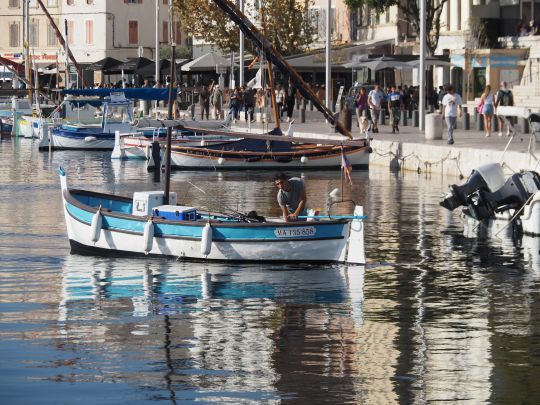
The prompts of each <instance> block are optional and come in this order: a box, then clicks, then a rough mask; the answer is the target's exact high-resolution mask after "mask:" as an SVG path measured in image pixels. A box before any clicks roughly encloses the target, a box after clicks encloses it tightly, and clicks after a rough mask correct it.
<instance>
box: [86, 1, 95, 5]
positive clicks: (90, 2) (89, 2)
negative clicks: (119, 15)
mask: <svg viewBox="0 0 540 405" xmlns="http://www.w3.org/2000/svg"><path fill="white" fill-rule="evenodd" d="M86 4H90V5H92V4H94V0H86Z"/></svg>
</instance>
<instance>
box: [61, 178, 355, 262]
mask: <svg viewBox="0 0 540 405" xmlns="http://www.w3.org/2000/svg"><path fill="white" fill-rule="evenodd" d="M59 173H60V179H61V187H62V198H63V206H64V214H65V220H66V226H67V233H68V237H69V241H70V245H71V249H72V252H75V253H81V254H97V255H105V256H128V257H133V256H143V257H147V256H150V257H151V256H165V257H173V258H177V259H190V260H218V261H250V262H347V263H356V264H364V263H365V253H364V224H363V219H364V218H365V217H364V216H363V209H362V207H361V206H357V207H356V208H355V211H354V213H353V215H351V216H344V217H343V216H342V217H324V218H306V220H305V221H297V222H284V221H283V220H282V219H281V218H263V217H259V216H254V215H244V214H240V213H207V212H206V213H204V212H203V211H200V210H198V209H196V208H195V207H185V206H181V205H177V204H176V194H175V193H170V203H169V204H166V205H164V201H163V200H164V199H163V197H164V192H163V191H151V192H140V193H134V195H133V198H127V197H120V196H115V195H109V194H100V193H95V192H92V191H82V190H71V189H69V188H68V187H67V180H66V174H65V172H64V171H63V170H62V169H60V170H59ZM310 219H316V220H311V221H310Z"/></svg>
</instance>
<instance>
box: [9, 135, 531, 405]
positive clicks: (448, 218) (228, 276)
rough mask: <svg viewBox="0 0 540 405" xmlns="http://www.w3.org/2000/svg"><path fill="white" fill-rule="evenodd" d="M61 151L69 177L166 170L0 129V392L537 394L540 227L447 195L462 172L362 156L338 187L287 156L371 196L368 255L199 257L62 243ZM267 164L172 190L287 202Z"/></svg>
mask: <svg viewBox="0 0 540 405" xmlns="http://www.w3.org/2000/svg"><path fill="white" fill-rule="evenodd" d="M59 166H62V167H64V168H65V170H66V172H67V176H68V183H69V185H70V187H73V188H84V189H90V190H94V191H99V192H106V193H116V194H120V195H125V196H131V195H132V193H133V192H134V191H143V190H155V189H160V188H162V186H161V184H159V183H155V182H154V180H153V178H152V175H151V174H149V173H147V171H146V169H145V165H144V164H143V162H140V161H138V162H137V161H130V162H120V161H116V162H111V160H110V153H104V152H74V151H66V152H54V153H53V154H49V153H43V152H38V150H37V141H36V140H27V139H19V140H15V139H9V140H3V141H2V142H1V143H0V376H1V379H0V402H1V403H3V404H35V403H39V404H60V403H66V404H69V403H76V402H80V403H85V404H105V403H106V404H120V403H122V404H124V403H151V402H163V403H178V404H179V403H182V404H184V403H230V404H242V403H246V404H248V403H286V404H287V403H290V404H296V403H314V404H315V403H332V404H336V403H340V404H341V403H350V404H392V403H415V404H422V403H428V402H429V403H442V402H450V403H470V404H483V403H500V404H514V403H516V404H517V403H520V404H528V403H530V404H533V403H538V402H540V385H539V384H538V381H539V380H540V333H539V330H540V283H539V280H540V257H539V256H540V252H539V249H540V238H531V237H525V236H523V237H521V236H519V235H515V234H514V232H513V231H512V229H511V227H507V228H498V229H497V230H495V229H489V228H485V227H478V226H476V225H475V224H470V223H468V222H466V221H464V220H463V219H462V218H461V217H460V214H459V213H458V212H452V213H451V212H448V211H446V210H444V209H443V208H442V207H440V206H439V201H440V199H441V196H442V194H443V193H444V192H445V190H446V189H447V187H448V184H450V183H456V182H460V180H459V179H457V178H445V177H444V176H440V175H431V176H429V175H426V174H418V173H414V172H408V173H391V172H390V171H389V170H387V169H385V168H372V170H370V171H369V172H368V171H363V172H362V171H357V170H355V171H353V173H352V177H353V185H352V187H351V186H348V185H345V186H344V188H343V193H342V195H343V199H344V200H347V201H345V202H344V203H341V204H334V205H332V200H331V199H330V197H329V194H330V192H331V191H332V190H334V189H335V188H340V184H341V180H340V174H339V172H305V173H290V174H291V175H293V174H294V175H299V176H300V175H301V176H303V178H304V181H305V183H306V187H307V194H308V201H309V203H308V205H309V206H310V207H313V208H319V209H320V210H321V212H326V211H327V210H328V209H331V210H332V212H335V213H342V212H347V210H350V209H351V207H352V203H351V202H350V200H353V201H354V202H356V203H358V204H361V205H363V206H364V210H365V213H366V214H367V215H368V216H369V219H368V220H367V222H366V227H365V232H366V234H365V239H366V256H367V260H368V263H367V265H366V266H346V265H310V266H305V265H284V264H280V265H275V264H272V265H265V264H226V263H225V264H224V263H190V262H183V261H176V260H171V259H151V260H145V259H129V258H104V257H92V256H79V255H72V254H70V249H69V243H68V240H67V237H66V232H65V225H64V218H63V212H62V206H61V198H60V184H59V179H58V176H57V174H56V168H57V167H59ZM273 175H274V173H271V172H264V171H246V172H224V173H220V172H200V173H196V172H174V173H173V175H172V180H171V190H172V191H176V192H177V193H178V200H179V202H180V203H182V204H183V205H189V206H197V207H204V209H212V210H215V209H221V210H232V211H241V212H247V211H250V210H256V211H257V212H258V213H259V214H261V215H278V214H279V208H278V206H277V203H276V201H275V200H276V198H275V194H276V189H275V187H274V184H273V181H272V178H273ZM497 232H498V233H497ZM496 233H497V234H496ZM495 234H496V235H495ZM276 255H279V252H277V253H276ZM280 258H281V257H280Z"/></svg>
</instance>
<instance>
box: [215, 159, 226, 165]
mask: <svg viewBox="0 0 540 405" xmlns="http://www.w3.org/2000/svg"><path fill="white" fill-rule="evenodd" d="M217 162H218V165H222V164H223V163H225V159H224V158H222V157H220V158H219V159H218V160H217Z"/></svg>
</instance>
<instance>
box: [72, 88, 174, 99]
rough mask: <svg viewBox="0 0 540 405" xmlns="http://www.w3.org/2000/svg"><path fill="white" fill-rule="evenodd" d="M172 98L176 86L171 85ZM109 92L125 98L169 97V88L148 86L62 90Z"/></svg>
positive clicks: (94, 93)
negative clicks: (121, 94)
mask: <svg viewBox="0 0 540 405" xmlns="http://www.w3.org/2000/svg"><path fill="white" fill-rule="evenodd" d="M172 92H173V99H176V88H175V87H173V89H172ZM111 93H124V95H125V97H126V98H136V99H139V100H164V101H167V100H168V99H169V89H167V88H160V89H154V88H150V87H139V88H135V87H128V88H125V89H71V90H62V94H71V95H74V96H98V97H107V96H110V95H111Z"/></svg>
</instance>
